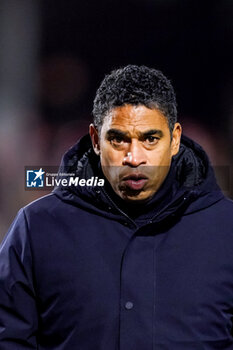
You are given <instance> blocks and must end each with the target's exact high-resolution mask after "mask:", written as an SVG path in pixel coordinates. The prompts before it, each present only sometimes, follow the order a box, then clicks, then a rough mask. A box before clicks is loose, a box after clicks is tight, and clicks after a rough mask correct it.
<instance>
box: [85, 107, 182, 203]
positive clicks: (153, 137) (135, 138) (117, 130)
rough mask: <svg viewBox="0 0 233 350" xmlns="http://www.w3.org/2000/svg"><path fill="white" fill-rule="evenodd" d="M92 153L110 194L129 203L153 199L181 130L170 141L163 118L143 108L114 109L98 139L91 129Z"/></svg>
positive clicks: (92, 127) (175, 150)
mask: <svg viewBox="0 0 233 350" xmlns="http://www.w3.org/2000/svg"><path fill="white" fill-rule="evenodd" d="M90 135H91V138H92V143H93V147H94V151H95V152H96V154H98V155H100V162H101V166H102V170H103V173H104V175H105V177H106V178H107V180H108V181H109V183H110V185H111V186H112V188H113V190H114V191H115V193H116V194H117V195H119V196H120V197H121V198H122V199H124V200H126V201H130V202H134V201H139V202H140V201H144V200H146V199H149V198H150V197H152V196H153V195H154V193H155V192H157V190H158V189H159V187H160V186H161V184H162V183H163V181H164V179H165V178H166V176H167V174H168V171H169V168H170V164H171V159H172V156H173V155H175V154H176V153H177V152H178V151H179V145H180V136H181V126H180V124H179V123H176V124H175V126H174V130H173V135H172V140H171V134H170V131H169V126H168V122H167V119H166V118H165V116H164V115H163V114H162V113H161V112H160V111H159V110H157V109H149V108H147V107H145V106H143V105H139V106H133V105H124V106H121V107H116V108H114V109H112V110H111V112H110V113H109V114H108V115H107V116H106V117H105V119H104V122H103V125H102V128H101V132H100V135H99V134H98V131H97V130H96V129H95V127H94V126H93V125H90Z"/></svg>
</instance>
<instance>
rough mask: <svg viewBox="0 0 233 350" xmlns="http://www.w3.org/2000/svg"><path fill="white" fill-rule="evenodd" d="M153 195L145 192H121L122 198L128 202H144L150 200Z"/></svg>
mask: <svg viewBox="0 0 233 350" xmlns="http://www.w3.org/2000/svg"><path fill="white" fill-rule="evenodd" d="M151 197H152V195H145V194H135V195H132V194H130V195H129V194H126V193H124V194H121V198H122V199H124V200H125V201H126V202H131V203H133V202H134V203H137V202H138V203H143V202H146V201H147V200H149V199H150V198H151Z"/></svg>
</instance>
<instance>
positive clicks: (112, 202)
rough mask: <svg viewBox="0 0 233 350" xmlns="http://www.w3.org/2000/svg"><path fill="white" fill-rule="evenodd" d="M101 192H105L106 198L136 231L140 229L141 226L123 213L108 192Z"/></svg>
mask: <svg viewBox="0 0 233 350" xmlns="http://www.w3.org/2000/svg"><path fill="white" fill-rule="evenodd" d="M101 191H103V193H104V195H105V197H107V199H108V200H109V201H110V203H111V204H112V205H113V206H114V207H115V208H116V209H117V211H119V212H120V213H121V214H122V215H123V216H124V217H125V218H126V219H127V220H129V221H130V222H131V223H132V224H133V225H134V226H135V228H136V229H138V228H139V226H138V225H137V224H136V223H135V222H134V221H133V220H132V219H131V218H130V217H129V216H128V215H127V214H126V213H125V212H124V211H123V210H121V209H120V208H119V207H118V206H117V205H116V204H115V202H114V201H113V200H112V199H111V197H109V195H108V194H107V192H105V190H104V188H101Z"/></svg>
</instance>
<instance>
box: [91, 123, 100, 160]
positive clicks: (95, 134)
mask: <svg viewBox="0 0 233 350" xmlns="http://www.w3.org/2000/svg"><path fill="white" fill-rule="evenodd" d="M89 134H90V137H91V141H92V146H93V150H94V152H95V154H96V155H97V156H99V155H100V146H99V134H98V130H97V129H96V128H95V126H94V124H90V126H89Z"/></svg>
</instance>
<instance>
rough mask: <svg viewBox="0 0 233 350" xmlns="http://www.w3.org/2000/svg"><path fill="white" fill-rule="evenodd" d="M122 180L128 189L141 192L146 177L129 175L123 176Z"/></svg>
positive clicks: (146, 179)
mask: <svg viewBox="0 0 233 350" xmlns="http://www.w3.org/2000/svg"><path fill="white" fill-rule="evenodd" d="M122 180H123V182H124V183H125V184H126V186H127V187H129V188H130V189H132V190H141V189H142V188H143V187H144V185H145V184H146V182H147V181H148V177H147V176H145V175H144V174H129V175H126V176H124V177H123V179H122Z"/></svg>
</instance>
